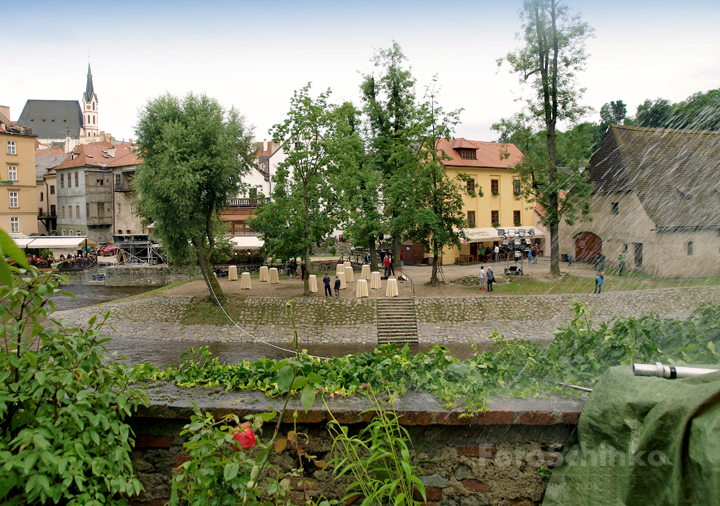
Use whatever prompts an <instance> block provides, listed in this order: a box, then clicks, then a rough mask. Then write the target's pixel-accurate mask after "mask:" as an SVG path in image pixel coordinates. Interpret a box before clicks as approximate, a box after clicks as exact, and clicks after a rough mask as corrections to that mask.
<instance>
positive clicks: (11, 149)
mask: <svg viewBox="0 0 720 506" xmlns="http://www.w3.org/2000/svg"><path fill="white" fill-rule="evenodd" d="M7 154H8V155H17V148H16V146H15V141H7Z"/></svg>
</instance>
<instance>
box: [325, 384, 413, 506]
mask: <svg viewBox="0 0 720 506" xmlns="http://www.w3.org/2000/svg"><path fill="white" fill-rule="evenodd" d="M365 387H366V388H364V393H365V397H366V398H367V399H368V401H370V404H371V406H372V408H371V409H369V410H367V411H365V413H372V414H373V415H374V416H373V418H372V421H371V422H370V423H369V424H368V425H367V427H365V428H364V429H362V431H360V433H359V434H358V435H356V436H350V435H349V432H348V427H347V426H346V425H341V424H340V423H339V422H338V421H337V420H336V419H335V418H334V417H333V418H332V420H330V421H329V422H328V425H327V428H328V431H329V432H330V434H331V435H332V437H333V447H332V449H333V453H334V454H335V455H336V456H335V458H334V459H333V460H332V462H331V464H333V465H334V466H335V475H336V477H338V478H339V477H341V476H345V475H347V476H350V477H351V478H352V480H353V481H352V482H351V483H350V485H349V486H348V487H347V489H346V490H345V496H344V497H343V500H349V499H352V498H353V497H355V496H357V495H360V496H361V497H362V499H363V501H362V502H361V503H360V506H370V505H374V504H395V505H396V506H405V505H415V504H419V503H420V502H421V501H415V500H414V499H413V490H418V491H419V492H420V494H421V495H422V497H423V499H424V498H425V497H426V496H425V486H424V485H423V484H422V482H421V481H420V479H419V478H418V477H417V475H418V474H420V472H421V469H420V467H419V466H418V465H417V464H416V463H415V459H414V458H413V457H412V456H411V455H410V449H411V447H410V446H409V445H410V444H411V443H410V434H409V433H408V431H407V429H405V427H403V426H401V425H400V423H399V420H400V417H399V416H398V415H397V413H396V412H395V408H394V398H393V397H392V396H391V395H390V392H389V391H388V392H387V393H388V397H387V400H386V399H384V398H383V397H382V396H378V395H376V393H375V391H374V390H373V389H372V387H371V386H370V385H366V386H365Z"/></svg>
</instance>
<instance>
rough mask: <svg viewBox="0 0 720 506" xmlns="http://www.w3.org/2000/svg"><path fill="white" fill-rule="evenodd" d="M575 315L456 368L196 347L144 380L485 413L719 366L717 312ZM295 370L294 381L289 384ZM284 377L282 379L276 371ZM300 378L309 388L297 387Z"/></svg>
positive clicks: (387, 355) (406, 359) (389, 352)
mask: <svg viewBox="0 0 720 506" xmlns="http://www.w3.org/2000/svg"><path fill="white" fill-rule="evenodd" d="M574 310H575V316H574V317H573V319H572V320H571V321H570V322H569V323H568V324H567V325H566V326H565V327H563V328H562V329H559V330H557V331H556V333H555V339H554V341H553V342H552V344H551V345H550V346H549V347H543V346H540V345H538V344H536V343H532V342H530V341H526V340H513V341H511V340H509V339H506V338H503V337H501V336H498V335H495V336H493V338H494V340H495V345H494V346H493V348H492V350H491V351H490V352H487V353H476V354H475V356H474V357H473V358H471V359H469V360H466V361H459V360H457V359H456V358H454V357H453V356H452V355H451V354H450V352H449V351H448V350H447V349H446V348H444V347H441V346H435V347H434V348H433V349H432V350H430V351H429V352H428V353H417V354H415V355H413V354H411V353H410V350H409V348H408V347H407V346H405V347H403V348H402V349H399V348H398V347H397V346H396V345H393V344H390V345H382V346H378V347H377V348H376V349H375V350H374V351H373V352H370V353H359V354H355V355H346V356H344V357H335V358H330V359H318V358H312V357H308V356H307V355H306V354H304V353H303V354H301V355H300V356H298V357H297V358H294V359H293V360H292V363H290V362H286V361H275V360H271V359H268V358H261V359H259V360H256V361H255V362H250V361H245V362H243V363H241V364H221V363H219V361H218V360H217V359H213V360H208V355H209V352H208V351H207V348H205V347H203V348H201V350H200V351H197V350H194V351H192V352H191V353H190V355H188V356H187V357H185V360H184V361H183V363H182V364H181V365H180V367H179V368H177V369H175V368H169V369H168V370H166V371H160V370H157V369H154V370H150V369H148V371H147V374H148V378H151V379H171V380H174V381H175V382H176V383H177V384H178V385H180V386H185V387H193V386H196V385H207V386H223V387H224V388H226V389H227V390H261V391H264V392H265V393H266V394H267V395H269V396H277V395H279V394H281V393H283V392H285V391H286V390H287V388H288V384H290V385H291V386H290V390H291V391H292V392H293V393H295V394H300V393H301V392H302V391H303V390H306V395H309V394H308V393H307V392H309V387H308V388H307V389H306V385H308V384H311V385H312V388H313V392H314V391H316V390H320V389H322V390H323V392H324V394H325V395H329V394H332V395H335V396H346V395H353V394H357V393H360V392H362V389H361V388H360V387H361V386H363V385H367V384H369V385H370V386H372V387H373V389H375V390H382V389H385V388H387V389H389V390H390V391H393V392H397V393H402V392H406V391H408V390H421V391H425V392H429V393H431V394H433V395H435V396H436V397H437V398H438V399H440V400H441V401H442V402H444V403H445V404H446V405H447V406H454V405H462V406H464V407H465V409H467V411H469V412H474V411H477V410H481V409H484V407H485V403H486V401H487V399H489V398H490V397H491V396H495V395H506V396H512V397H527V396H538V395H574V391H572V390H568V389H565V388H562V387H559V386H556V385H554V384H552V383H549V382H548V381H544V380H549V381H555V382H562V383H568V384H577V385H582V386H586V387H592V386H593V385H594V383H595V382H596V381H597V380H598V379H599V377H600V375H601V374H602V372H603V371H604V370H605V369H606V368H607V367H610V366H613V365H620V364H629V363H630V362H631V361H635V362H643V361H644V362H654V361H667V362H669V363H673V364H683V363H704V364H720V355H718V353H717V350H718V349H720V306H713V305H707V306H703V307H701V308H700V309H698V310H697V311H695V312H694V313H693V315H692V316H690V317H689V318H688V319H687V320H684V321H679V320H673V319H661V318H659V317H658V316H656V315H650V316H644V317H642V318H619V319H616V320H612V321H610V322H604V323H602V324H600V325H596V326H593V325H592V321H591V319H590V315H589V314H588V313H587V312H586V310H585V307H584V306H582V305H581V304H580V303H575V304H574ZM286 366H293V367H295V368H296V370H297V374H298V375H299V377H300V378H301V379H299V380H296V379H293V380H292V381H290V382H288V378H289V373H290V369H283V368H285V367H286ZM280 370H284V371H285V372H284V376H283V377H284V378H285V379H284V380H282V381H280V380H278V375H277V373H278V371H280ZM302 378H304V379H306V380H307V381H305V382H303V381H304V380H303V379H302Z"/></svg>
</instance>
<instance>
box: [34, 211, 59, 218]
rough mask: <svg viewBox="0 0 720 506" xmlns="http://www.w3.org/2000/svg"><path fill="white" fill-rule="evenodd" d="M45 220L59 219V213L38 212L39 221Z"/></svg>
mask: <svg viewBox="0 0 720 506" xmlns="http://www.w3.org/2000/svg"><path fill="white" fill-rule="evenodd" d="M45 218H57V212H54V213H51V212H49V211H43V212H41V213H40V212H38V219H45Z"/></svg>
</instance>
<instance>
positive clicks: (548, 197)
mask: <svg viewBox="0 0 720 506" xmlns="http://www.w3.org/2000/svg"><path fill="white" fill-rule="evenodd" d="M520 17H521V19H522V21H523V25H522V27H523V33H522V36H521V40H522V41H523V43H524V45H523V46H522V47H520V48H519V49H517V50H516V51H514V52H511V53H508V54H507V56H506V57H505V58H501V59H500V60H498V65H501V64H502V63H503V61H506V62H507V63H508V64H509V65H510V68H511V70H512V72H514V73H516V74H518V75H519V77H520V82H521V83H522V84H526V83H529V84H530V86H531V88H532V90H533V91H534V97H532V98H530V99H528V101H527V105H528V114H520V115H516V116H515V117H514V118H510V119H508V120H502V121H501V122H500V123H498V124H496V125H493V128H494V129H496V130H498V131H500V132H501V135H502V136H503V137H504V138H511V137H515V136H517V137H519V138H521V139H522V141H524V142H528V143H531V142H532V141H533V140H535V141H536V140H537V139H536V138H535V139H534V134H535V133H540V132H542V133H540V135H541V140H542V141H543V144H544V147H542V149H540V147H539V146H537V145H536V144H537V143H536V142H532V144H533V146H534V147H535V148H536V149H532V150H529V151H528V153H525V156H524V157H523V159H522V161H521V162H519V163H518V164H517V165H516V166H515V167H514V168H513V170H514V172H515V173H516V174H518V176H519V178H520V181H521V192H522V195H523V197H524V198H525V199H527V200H528V201H537V202H539V203H540V204H542V206H543V207H544V208H545V215H544V217H543V219H542V221H543V224H544V225H545V226H546V227H547V228H548V229H549V231H550V272H551V273H552V274H556V275H557V274H559V273H560V248H559V240H558V238H559V237H558V231H559V225H560V221H561V220H562V219H563V218H564V219H565V220H566V221H567V222H568V223H571V222H572V221H573V220H575V219H576V218H577V217H578V216H579V215H580V216H585V215H587V214H588V213H589V209H588V206H587V204H586V202H585V200H586V198H587V197H588V196H589V194H590V191H591V186H590V184H589V183H588V181H587V174H586V173H585V172H582V171H580V170H579V168H580V167H581V166H582V164H583V162H582V161H581V160H571V162H572V163H571V164H568V167H567V170H560V169H559V165H558V151H557V134H556V129H557V127H558V122H561V121H570V122H574V121H577V120H578V119H579V118H580V117H582V116H583V115H584V114H585V113H586V111H587V107H584V106H582V105H581V104H580V103H579V100H580V98H581V97H582V95H583V93H584V89H581V88H578V87H577V84H576V74H577V73H578V72H579V71H581V70H583V69H584V67H585V61H586V59H587V55H586V53H585V39H587V37H589V36H590V35H591V34H592V28H590V26H588V24H587V23H584V22H582V21H581V20H580V18H579V16H577V15H571V14H570V12H569V9H568V8H567V6H565V5H561V4H560V2H559V1H558V0H526V1H525V2H524V4H523V9H522V11H521V13H520ZM520 149H522V148H520Z"/></svg>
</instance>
